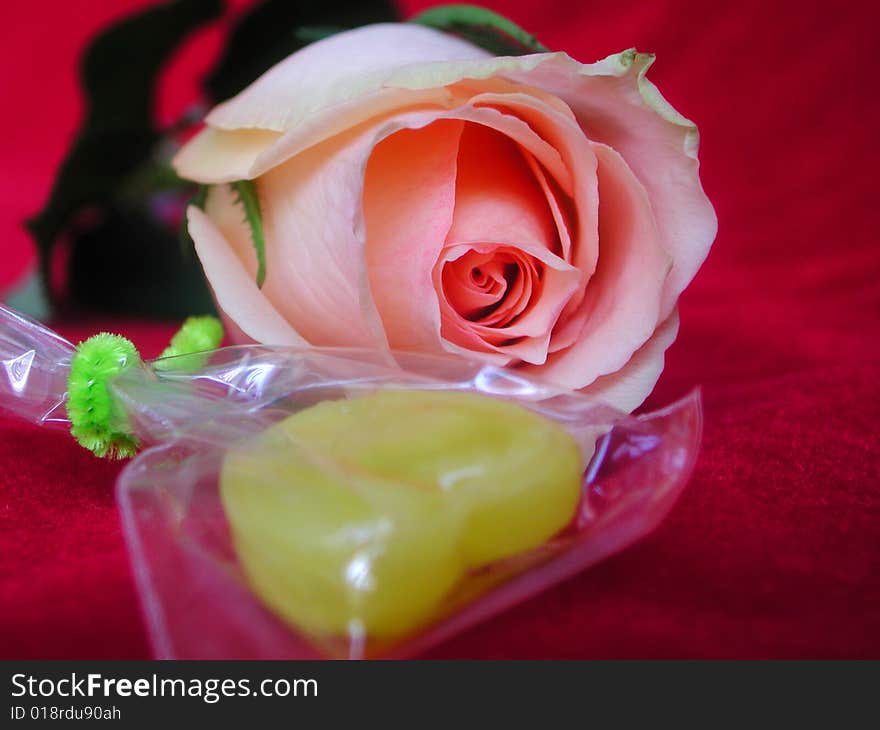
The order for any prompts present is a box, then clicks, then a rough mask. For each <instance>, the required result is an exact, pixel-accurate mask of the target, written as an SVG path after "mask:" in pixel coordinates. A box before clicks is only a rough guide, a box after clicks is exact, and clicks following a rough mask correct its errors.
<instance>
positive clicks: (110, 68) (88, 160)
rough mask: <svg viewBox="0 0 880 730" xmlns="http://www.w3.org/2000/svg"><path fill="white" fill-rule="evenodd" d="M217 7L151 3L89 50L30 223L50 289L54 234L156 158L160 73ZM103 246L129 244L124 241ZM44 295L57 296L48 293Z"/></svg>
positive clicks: (197, 0)
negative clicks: (69, 135) (59, 149)
mask: <svg viewBox="0 0 880 730" xmlns="http://www.w3.org/2000/svg"><path fill="white" fill-rule="evenodd" d="M221 10H222V3H221V2H220V0H177V1H176V2H169V3H164V4H161V5H156V6H155V7H152V8H150V9H148V10H146V11H144V12H142V13H140V14H138V15H134V16H131V17H129V18H127V19H125V20H123V21H122V22H120V23H118V24H116V25H114V26H112V27H110V28H109V29H108V30H106V31H104V32H103V33H101V34H100V35H99V36H97V37H96V38H95V40H94V41H92V43H91V45H90V46H89V47H88V48H87V50H86V52H85V55H84V58H83V61H82V65H81V69H80V73H81V83H82V87H83V90H84V92H85V96H86V112H85V118H84V121H83V122H82V125H81V126H80V129H79V132H78V134H77V137H76V140H75V142H74V144H73V146H72V147H71V149H70V151H69V152H68V154H67V157H66V158H65V160H64V162H63V163H62V165H61V168H60V169H59V171H58V175H57V177H56V179H55V183H54V185H53V187H52V191H51V194H50V196H49V200H48V202H47V203H46V206H45V207H44V208H43V210H42V211H41V212H40V213H39V214H37V215H36V216H34V217H33V218H31V219H30V220H29V221H28V222H27V226H28V228H29V230H30V232H31V234H32V235H33V237H34V239H35V242H36V244H37V248H38V250H39V254H40V269H41V272H42V275H43V279H44V281H45V282H46V283H47V288H48V284H49V276H48V274H49V262H50V257H51V253H52V249H53V247H54V246H55V243H56V241H57V240H58V237H59V235H60V234H61V233H62V232H63V231H65V230H66V229H67V228H68V227H69V226H70V224H71V223H72V221H73V220H74V219H75V218H76V217H77V216H78V215H79V214H80V213H81V212H82V211H83V210H85V209H95V208H97V209H98V210H100V209H102V208H103V207H104V206H106V205H108V204H109V203H110V201H112V200H113V199H114V198H116V197H118V195H119V193H120V191H122V190H124V189H126V185H127V183H128V181H130V180H131V178H132V176H134V177H137V172H138V170H139V169H140V168H142V167H143V166H144V165H149V164H151V162H152V161H153V157H154V155H155V154H156V150H157V146H158V145H159V142H160V139H161V133H160V131H159V130H158V129H157V128H156V124H155V121H154V118H153V117H154V101H155V86H156V81H157V78H158V76H159V73H160V71H161V69H162V67H163V66H164V64H165V62H166V61H167V60H168V58H169V57H170V55H171V54H172V52H173V51H174V49H175V48H176V47H177V46H178V45H179V44H180V42H181V41H182V40H183V39H184V38H186V37H187V36H188V35H189V34H190V33H191V32H192V31H193V30H195V29H196V28H197V27H199V26H200V25H203V24H204V23H206V22H208V21H209V20H212V19H213V18H216V17H218V16H219V14H220V12H221ZM106 244H107V245H108V246H114V247H116V246H127V245H131V243H130V242H129V241H126V240H125V239H119V240H115V241H110V240H108V241H106ZM74 245H77V244H76V241H74ZM135 273H136V272H134V271H133V272H132V276H134V275H135ZM137 273H138V274H140V272H137ZM49 295H50V298H57V297H55V296H54V293H53V292H52V291H49Z"/></svg>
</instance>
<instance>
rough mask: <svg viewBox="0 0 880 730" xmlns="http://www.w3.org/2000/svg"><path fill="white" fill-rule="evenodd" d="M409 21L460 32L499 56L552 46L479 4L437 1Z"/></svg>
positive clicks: (515, 54) (459, 33)
mask: <svg viewBox="0 0 880 730" xmlns="http://www.w3.org/2000/svg"><path fill="white" fill-rule="evenodd" d="M410 22H411V23H419V24H420V25H427V26H428V27H430V28H436V29H437V30H442V31H445V32H447V33H452V34H454V35H457V36H461V37H462V38H464V39H465V40H468V41H470V42H471V43H473V44H474V45H477V46H480V48H485V49H486V50H487V51H489V52H490V53H492V54H494V55H496V56H522V55H524V54H527V53H546V52H547V51H549V50H550V49H549V48H547V47H546V46H545V45H543V44H542V43H540V42H539V41H538V39H537V38H535V36H533V35H532V34H531V33H529V32H527V31H525V30H523V29H522V28H520V27H519V26H518V25H517V24H516V23H514V22H513V21H512V20H509V19H508V18H505V17H504V16H503V15H499V14H498V13H495V12H492V11H491V10H488V9H486V8H482V7H479V6H477V5H464V4H462V5H459V4H454V5H438V6H437V7H435V8H430V9H428V10H425V11H424V12H423V13H419V14H418V15H416V16H414V17H412V18H410Z"/></svg>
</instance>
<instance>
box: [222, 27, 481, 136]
mask: <svg viewBox="0 0 880 730" xmlns="http://www.w3.org/2000/svg"><path fill="white" fill-rule="evenodd" d="M485 58H491V55H490V54H489V53H487V52H486V51H484V50H482V49H480V48H477V47H476V46H474V45H472V44H471V43H467V42H466V41H463V40H460V39H458V38H456V37H454V36H451V35H448V34H446V33H440V32H438V31H435V30H432V29H430V28H426V27H424V26H421V25H417V24H411V23H379V24H376V25H368V26H363V27H361V28H355V29H354V30H350V31H346V32H344V33H338V34H336V35H333V36H330V37H329V38H326V39H324V40H322V41H319V42H317V43H312V44H310V45H308V46H306V47H305V48H303V49H302V50H300V51H298V52H297V53H294V54H293V55H291V56H289V57H288V58H286V59H285V60H283V61H281V62H280V63H278V64H276V65H275V66H273V67H272V68H270V69H269V70H268V71H267V72H266V73H264V74H263V75H262V76H261V77H260V78H259V79H257V80H256V81H255V82H254V83H253V84H251V85H250V86H248V87H247V88H246V89H245V90H244V91H242V92H241V93H240V94H238V95H237V96H235V97H233V98H232V99H230V100H229V101H227V102H224V103H223V104H220V105H219V106H217V107H215V108H214V109H213V110H212V111H211V113H210V114H209V115H208V117H207V119H206V121H207V122H208V124H210V125H211V126H212V127H218V128H220V129H241V128H259V129H270V130H274V131H276V132H284V131H286V130H288V129H293V128H294V127H296V126H297V125H299V124H300V123H301V122H302V121H303V120H305V119H307V118H308V117H310V116H312V115H314V114H316V113H318V112H320V111H323V110H325V109H330V108H333V107H337V106H339V105H341V104H344V103H345V102H347V101H351V100H352V99H359V98H362V97H365V96H368V95H370V94H372V93H374V92H376V91H379V90H380V89H381V88H382V87H383V86H384V85H385V82H386V81H387V80H388V78H389V77H390V76H391V75H392V74H393V73H394V72H395V71H396V70H397V69H400V68H406V67H410V66H416V67H418V66H421V65H424V64H426V63H431V62H434V61H448V60H450V59H457V60H480V59H485ZM431 86H437V85H436V84H432V85H431ZM425 88H428V87H425Z"/></svg>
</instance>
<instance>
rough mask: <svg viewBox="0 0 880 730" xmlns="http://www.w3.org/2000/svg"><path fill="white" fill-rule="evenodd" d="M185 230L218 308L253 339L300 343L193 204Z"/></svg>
mask: <svg viewBox="0 0 880 730" xmlns="http://www.w3.org/2000/svg"><path fill="white" fill-rule="evenodd" d="M187 220H188V223H189V233H190V235H191V236H192V239H193V241H194V242H195V247H196V252H197V253H198V255H199V259H200V260H201V262H202V266H203V267H204V269H205V276H207V277H208V282H209V283H210V284H211V288H212V289H213V290H214V296H215V297H216V299H217V304H218V306H219V307H220V309H222V310H223V312H224V313H225V314H226V316H227V317H229V319H231V320H232V321H233V322H234V323H235V324H236V325H238V327H239V329H241V331H242V332H243V333H244V334H246V335H247V336H248V337H251V338H253V339H254V340H256V341H257V342H271V343H273V344H278V345H302V344H304V340H303V339H302V337H300V336H299V334H298V333H297V332H296V330H294V329H293V328H292V327H291V326H290V325H289V324H288V323H287V322H286V321H285V320H284V318H283V317H282V316H281V315H280V314H278V311H277V310H276V309H275V308H274V307H273V306H272V304H271V303H270V302H269V301H268V300H267V299H266V297H265V295H264V294H263V293H262V292H261V291H260V290H259V289H258V288H257V285H256V283H255V282H254V277H253V275H252V273H250V272H248V270H247V269H246V267H245V265H244V264H243V263H242V260H241V259H240V258H239V257H238V255H237V254H236V251H235V249H234V248H233V246H231V245H230V242H229V241H228V240H227V239H226V238H225V237H224V235H223V233H221V232H220V230H219V228H218V227H217V226H216V225H214V223H213V222H212V221H211V219H210V218H208V216H207V215H205V214H204V213H203V212H202V211H201V210H199V209H198V208H196V207H195V206H190V208H189V210H188V211H187Z"/></svg>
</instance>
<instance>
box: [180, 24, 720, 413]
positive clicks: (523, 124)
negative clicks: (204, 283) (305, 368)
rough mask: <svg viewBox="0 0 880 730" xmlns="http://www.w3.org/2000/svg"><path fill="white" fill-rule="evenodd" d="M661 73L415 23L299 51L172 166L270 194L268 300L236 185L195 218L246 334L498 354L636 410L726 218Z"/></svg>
mask: <svg viewBox="0 0 880 730" xmlns="http://www.w3.org/2000/svg"><path fill="white" fill-rule="evenodd" d="M652 61H653V56H651V55H644V54H638V53H636V52H634V51H631V50H630V51H624V52H623V53H620V54H618V55H614V56H609V57H608V58H606V59H604V60H602V61H599V62H598V63H594V64H589V65H583V64H580V63H578V62H576V61H574V60H573V59H572V58H570V57H569V56H568V55H566V54H564V53H539V54H532V55H526V56H518V57H504V58H497V57H493V56H491V55H490V54H488V53H486V52H485V51H483V50H481V49H479V48H477V47H475V46H473V45H471V44H470V43H467V42H465V41H463V40H460V39H457V38H455V37H453V36H450V35H446V34H444V33H441V32H438V31H434V30H431V29H428V28H425V27H422V26H419V25H415V24H381V25H373V26H366V27H363V28H358V29H356V30H352V31H349V32H345V33H341V34H339V35H335V36H332V37H330V38H328V39H326V40H322V41H320V42H318V43H314V44H312V45H310V46H307V47H306V48H304V49H303V50H301V51H299V52H297V53H295V54H293V55H292V56H290V57H289V58H287V59H286V60H284V61H282V62H281V63H279V64H278V65H277V66H275V67H274V68H272V69H270V70H269V71H268V72H267V73H265V74H264V75H263V76H262V77H260V78H259V79H258V80H257V81H256V82H254V83H253V84H252V85H251V86H250V87H248V88H247V89H245V90H244V91H242V92H241V93H240V94H239V95H238V96H236V97H234V98H233V99H230V100H229V101H226V102H224V103H223V104H220V105H219V106H217V107H216V108H215V109H213V110H212V111H211V112H210V114H208V116H207V119H206V122H207V124H206V126H205V128H204V129H203V130H202V131H201V132H200V133H199V134H198V135H196V136H195V137H194V138H193V139H192V140H190V141H189V142H188V143H187V144H186V145H185V146H184V148H183V149H182V150H181V151H180V153H179V154H178V155H177V157H176V159H175V166H176V169H177V170H178V172H179V173H180V174H181V175H182V176H183V177H186V178H189V179H191V180H195V181H198V182H201V183H224V182H230V181H236V180H242V179H248V180H253V181H254V183H255V185H256V189H257V193H258V196H259V200H260V204H261V208H262V215H263V225H264V230H265V236H266V264H267V265H266V279H265V283H264V286H263V287H262V288H258V287H257V285H256V282H255V272H256V269H257V260H256V255H255V253H254V248H253V244H252V241H251V237H250V232H249V229H248V227H247V226H246V225H245V224H244V223H243V212H242V208H241V206H240V205H239V204H238V203H237V202H236V200H235V197H234V194H233V193H232V191H231V189H230V187H229V186H228V185H214V186H213V187H211V188H210V192H209V194H208V198H207V202H206V205H205V209H204V212H203V211H201V210H199V209H197V208H195V207H191V208H190V210H189V212H188V216H189V230H190V233H191V235H192V238H193V240H194V241H195V246H196V251H197V252H198V255H199V258H200V259H201V262H202V265H203V267H204V270H205V274H206V275H207V278H208V281H209V282H210V285H211V287H212V289H213V292H214V296H215V298H216V300H217V303H218V306H219V307H220V309H221V310H222V313H223V315H224V318H225V319H226V321H227V324H231V325H233V326H232V331H233V332H234V335H233V336H234V338H236V339H238V340H240V341H247V340H254V341H257V342H263V343H268V344H281V345H284V344H288V345H302V344H304V343H306V344H310V345H315V346H350V347H369V348H383V349H392V350H402V351H416V352H427V353H458V354H461V355H464V356H468V357H470V358H475V357H480V358H487V359H489V360H491V361H492V362H494V363H496V364H499V365H503V366H513V367H518V368H521V369H522V370H524V371H525V372H527V373H528V374H530V375H534V376H537V377H539V378H541V379H543V380H545V381H549V382H553V383H557V384H560V385H563V386H565V387H567V388H571V389H580V390H582V391H583V392H585V393H589V394H593V395H595V396H597V397H599V398H601V399H603V400H605V401H607V402H609V403H611V404H613V405H615V406H617V407H618V408H620V409H622V410H627V411H629V410H632V409H633V408H635V407H636V406H637V405H639V404H640V403H641V402H642V401H643V400H644V399H645V397H646V396H647V395H648V393H650V391H651V389H652V388H653V387H654V384H655V383H656V381H657V378H658V377H659V375H660V372H661V370H662V369H663V361H664V352H665V350H666V348H667V347H668V346H669V345H670V343H671V342H672V341H673V340H674V339H675V336H676V333H677V329H678V317H677V312H676V301H677V299H678V296H679V294H680V293H681V292H682V290H683V289H684V288H685V286H687V284H688V283H689V282H690V281H691V279H692V278H693V276H694V274H695V273H696V271H697V269H698V268H699V266H700V264H701V263H702V262H703V260H704V259H705V257H706V254H707V253H708V250H709V247H710V245H711V243H712V241H713V239H714V237H715V232H716V227H717V223H716V218H715V213H714V211H713V209H712V206H711V204H710V203H709V201H708V200H707V198H706V196H705V194H704V193H703V190H702V187H701V185H700V180H699V175H698V167H699V163H698V161H697V144H698V135H697V129H696V127H695V126H694V125H693V124H692V123H691V122H689V121H688V120H687V119H685V118H684V117H682V116H681V115H680V114H679V113H678V112H676V111H675V109H673V108H672V107H671V106H670V105H669V104H668V103H667V102H666V101H665V100H664V99H663V97H662V96H661V95H660V92H659V91H658V90H657V88H656V87H655V86H654V85H653V84H652V83H651V82H650V81H648V80H647V79H646V78H645V72H646V70H647V69H648V67H649V66H650V65H651V63H652Z"/></svg>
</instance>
